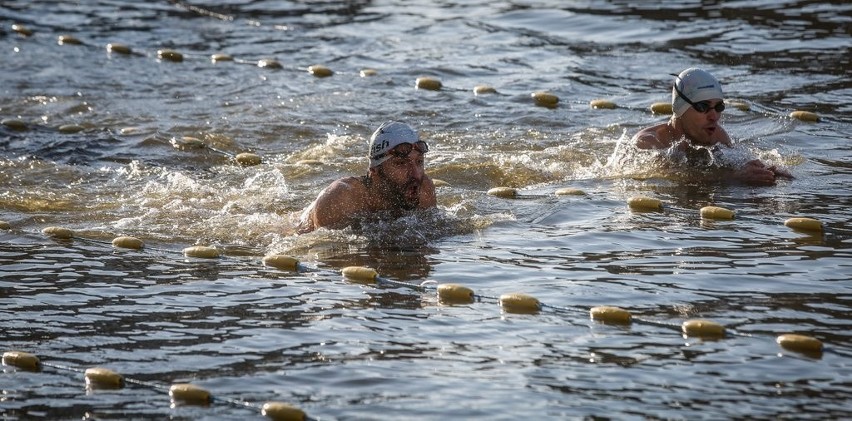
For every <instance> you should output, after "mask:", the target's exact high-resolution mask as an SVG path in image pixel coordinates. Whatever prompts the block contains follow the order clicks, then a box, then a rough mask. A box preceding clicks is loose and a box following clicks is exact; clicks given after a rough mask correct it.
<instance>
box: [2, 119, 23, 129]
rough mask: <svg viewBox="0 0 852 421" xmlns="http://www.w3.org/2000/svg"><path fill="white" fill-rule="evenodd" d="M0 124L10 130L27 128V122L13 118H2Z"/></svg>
mask: <svg viewBox="0 0 852 421" xmlns="http://www.w3.org/2000/svg"><path fill="white" fill-rule="evenodd" d="M0 124H2V125H4V126H6V127H8V128H10V129H12V130H18V131H22V130H26V129H27V123H24V122H23V121H21V120H18V119H15V118H4V119H3V120H0Z"/></svg>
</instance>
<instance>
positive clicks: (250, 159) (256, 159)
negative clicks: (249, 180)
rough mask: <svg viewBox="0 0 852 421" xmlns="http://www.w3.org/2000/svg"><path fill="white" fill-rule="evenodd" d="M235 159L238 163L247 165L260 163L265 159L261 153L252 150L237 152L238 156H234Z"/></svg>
mask: <svg viewBox="0 0 852 421" xmlns="http://www.w3.org/2000/svg"><path fill="white" fill-rule="evenodd" d="M234 160H235V161H237V163H238V164H240V165H244V166H246V167H250V166H254V165H260V163H261V162H263V159H261V158H260V155H257V154H253V153H251V152H243V153H239V154H237V156H235V157H234Z"/></svg>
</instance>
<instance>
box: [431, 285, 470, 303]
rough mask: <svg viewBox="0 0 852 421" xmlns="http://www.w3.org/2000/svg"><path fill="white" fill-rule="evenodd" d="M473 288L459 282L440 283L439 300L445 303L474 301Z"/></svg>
mask: <svg viewBox="0 0 852 421" xmlns="http://www.w3.org/2000/svg"><path fill="white" fill-rule="evenodd" d="M473 299H474V294H473V290H472V289H470V288H468V287H466V286H464V285H459V284H440V285H438V301H440V302H442V303H445V304H470V303H472V302H473Z"/></svg>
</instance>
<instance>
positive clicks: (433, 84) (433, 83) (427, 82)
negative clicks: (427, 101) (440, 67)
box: [414, 77, 444, 91]
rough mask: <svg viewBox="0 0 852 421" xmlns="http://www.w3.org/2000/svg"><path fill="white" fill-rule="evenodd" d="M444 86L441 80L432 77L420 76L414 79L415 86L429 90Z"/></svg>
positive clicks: (436, 89)
mask: <svg viewBox="0 0 852 421" xmlns="http://www.w3.org/2000/svg"><path fill="white" fill-rule="evenodd" d="M443 86H444V85H443V84H442V83H441V81H440V80H438V79H435V78H431V77H419V78H417V79H416V80H415V81H414V87H415V88H417V89H425V90H427V91H438V90H440V89H441V88H442V87H443Z"/></svg>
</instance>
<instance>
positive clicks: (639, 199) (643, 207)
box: [627, 196, 663, 212]
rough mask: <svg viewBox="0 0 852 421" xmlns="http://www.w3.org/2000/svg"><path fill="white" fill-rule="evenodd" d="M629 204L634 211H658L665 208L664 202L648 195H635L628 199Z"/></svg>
mask: <svg viewBox="0 0 852 421" xmlns="http://www.w3.org/2000/svg"><path fill="white" fill-rule="evenodd" d="M627 205H628V206H630V209H632V210H634V211H644V212H649V211H651V212H656V211H661V210H663V202H662V201H660V199H654V198H653V197H647V196H634V197H631V198H630V199H628V200H627Z"/></svg>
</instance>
